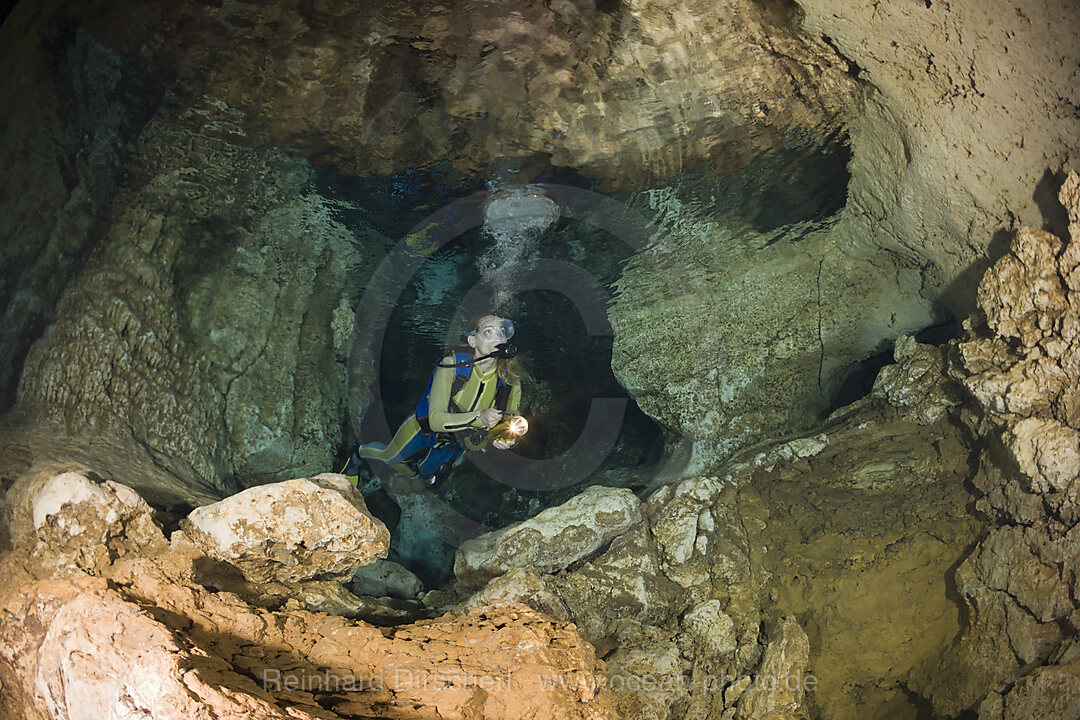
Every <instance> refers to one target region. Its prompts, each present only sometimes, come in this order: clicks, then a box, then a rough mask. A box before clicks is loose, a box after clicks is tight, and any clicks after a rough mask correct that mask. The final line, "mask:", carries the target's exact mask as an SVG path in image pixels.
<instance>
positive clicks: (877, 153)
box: [797, 0, 1080, 317]
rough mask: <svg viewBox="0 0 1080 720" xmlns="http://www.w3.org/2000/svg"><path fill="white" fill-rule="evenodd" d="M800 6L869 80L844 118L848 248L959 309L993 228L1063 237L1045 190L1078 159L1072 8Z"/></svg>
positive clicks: (971, 1)
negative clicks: (917, 278)
mask: <svg viewBox="0 0 1080 720" xmlns="http://www.w3.org/2000/svg"><path fill="white" fill-rule="evenodd" d="M797 1H798V3H799V6H800V7H801V8H802V9H803V10H804V11H805V13H806V15H805V18H804V19H803V25H804V27H805V28H806V29H807V30H809V31H810V32H811V33H814V34H821V35H823V36H827V37H829V38H831V41H832V42H833V43H834V45H835V46H836V47H837V48H838V49H839V51H840V52H842V53H843V55H844V56H845V57H847V58H850V59H851V60H852V61H853V62H854V63H856V64H857V65H858V67H859V69H860V70H859V78H860V79H861V80H863V81H864V82H865V83H867V84H868V85H869V86H870V90H869V92H868V94H867V97H866V103H865V107H864V112H863V114H862V116H861V117H860V118H859V119H858V120H857V121H855V122H854V123H853V124H852V127H851V138H852V150H853V160H852V164H851V174H852V180H851V185H850V196H849V203H848V211H847V212H846V213H845V227H844V228H842V236H843V237H844V238H845V242H846V244H847V245H848V246H849V247H850V249H851V250H852V251H855V252H857V251H858V250H860V249H870V248H885V249H888V250H891V251H893V252H895V253H896V254H897V255H898V256H899V257H901V258H902V259H903V260H904V261H905V262H906V263H908V264H910V265H914V266H919V267H921V269H922V272H923V274H924V276H925V278H926V280H925V282H926V287H925V290H924V294H925V295H926V296H927V297H930V298H934V299H940V300H941V301H942V302H943V303H944V304H946V305H948V306H949V307H950V308H951V309H952V310H953V312H954V313H955V314H956V315H957V316H958V317H964V316H965V315H967V314H968V313H969V312H971V311H972V310H974V290H975V286H976V285H977V284H978V282H979V279H980V278H981V276H982V273H983V271H984V270H985V269H986V267H987V266H988V264H989V262H988V260H993V259H996V256H997V255H1000V254H1001V253H1002V252H1004V250H1005V248H1004V247H1002V243H1001V242H1000V241H999V242H997V243H996V244H995V243H994V242H993V240H994V239H995V238H998V237H1000V236H997V235H996V234H997V233H998V231H999V230H1016V229H1018V228H1019V227H1021V226H1027V227H1033V228H1043V227H1046V226H1049V227H1052V228H1053V229H1054V230H1055V231H1056V232H1058V233H1061V232H1064V225H1065V216H1064V214H1063V213H1062V212H1061V209H1060V207H1058V206H1057V205H1056V203H1055V202H1054V200H1055V198H1054V195H1055V191H1056V187H1057V185H1058V184H1059V183H1060V182H1061V180H1062V179H1063V178H1064V172H1065V171H1066V170H1067V169H1068V168H1069V167H1073V168H1075V167H1077V166H1078V165H1080V116H1078V115H1077V113H1076V106H1077V104H1078V102H1080V90H1078V88H1080V47H1078V46H1077V44H1076V41H1075V40H1076V28H1077V27H1078V26H1080V8H1078V7H1077V5H1076V3H1073V2H1068V0H1053V1H1051V2H1032V3H1019V4H1013V5H994V6H987V5H985V4H982V3H979V2H977V1H976V0H958V1H952V0H950V2H941V1H938V0H934V2H925V3H916V2H912V3H880V2H875V1H872V0H866V1H865V2H863V1H858V2H844V3H842V4H839V3H836V2H832V1H831V0H797ZM840 5H842V8H841V7H840Z"/></svg>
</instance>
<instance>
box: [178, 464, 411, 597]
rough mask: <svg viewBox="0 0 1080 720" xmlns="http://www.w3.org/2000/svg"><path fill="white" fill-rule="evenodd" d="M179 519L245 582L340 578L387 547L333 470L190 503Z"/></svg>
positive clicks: (383, 534) (359, 499)
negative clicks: (191, 509) (212, 500)
mask: <svg viewBox="0 0 1080 720" xmlns="http://www.w3.org/2000/svg"><path fill="white" fill-rule="evenodd" d="M180 527H181V529H183V530H184V532H185V533H186V534H187V535H188V537H190V538H191V539H192V540H193V541H194V542H195V544H196V545H198V546H199V548H200V549H201V550H202V551H203V552H205V553H206V554H207V555H208V556H210V557H212V558H214V559H215V560H220V561H221V562H226V563H229V564H231V565H233V566H235V567H236V568H237V569H239V570H240V571H241V572H242V573H243V574H244V576H245V578H247V580H248V581H249V582H280V583H292V582H296V581H300V580H308V579H313V578H334V577H336V578H338V579H347V578H349V577H351V576H352V573H353V571H354V570H355V569H356V568H357V567H360V566H362V565H367V564H369V563H371V562H374V561H375V560H377V559H378V558H380V557H386V553H387V550H388V549H389V547H390V533H389V532H387V530H386V526H385V525H383V524H382V522H381V521H380V520H378V519H377V518H375V517H372V515H371V514H370V513H369V512H368V509H367V506H366V505H365V504H364V497H363V495H361V494H360V493H359V492H357V491H356V489H355V488H354V487H353V486H352V484H351V483H350V482H349V480H348V478H346V477H345V476H343V475H334V474H325V475H317V476H315V477H314V478H311V479H310V480H307V479H297V480H288V481H286V482H282V483H275V484H273V485H260V486H258V487H253V488H248V489H247V490H244V491H243V492H240V493H237V494H236V495H231V496H229V497H228V498H226V499H225V500H222V501H220V502H216V503H214V504H213V505H204V506H203V507H200V508H198V509H196V510H195V511H194V512H192V513H191V514H190V515H188V516H187V518H186V519H185V520H183V521H181V523H180Z"/></svg>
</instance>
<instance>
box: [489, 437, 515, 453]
mask: <svg viewBox="0 0 1080 720" xmlns="http://www.w3.org/2000/svg"><path fill="white" fill-rule="evenodd" d="M515 445H517V438H514V439H513V440H492V441H491V447H493V448H495V449H496V450H509V449H510V448H512V447H514V446H515Z"/></svg>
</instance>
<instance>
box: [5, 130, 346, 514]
mask: <svg viewBox="0 0 1080 720" xmlns="http://www.w3.org/2000/svg"><path fill="white" fill-rule="evenodd" d="M172 110H173V111H175V112H183V109H175V108H173V109H172ZM310 172H311V171H310V168H309V166H308V165H307V164H306V163H305V162H304V161H302V160H297V159H294V158H291V157H289V156H288V155H287V154H286V153H283V152H280V151H273V150H264V151H256V150H250V149H246V148H239V147H236V146H232V145H229V144H227V143H224V142H222V141H220V140H215V139H213V138H210V137H207V136H206V135H205V134H202V133H194V132H191V131H189V130H187V129H184V128H182V127H178V125H177V123H175V122H173V121H171V120H170V119H169V117H168V113H165V115H164V116H161V117H159V118H157V119H156V120H155V121H154V122H153V123H151V125H149V126H148V127H147V129H146V130H145V131H144V133H143V134H142V136H141V137H140V140H139V144H138V154H137V161H136V162H134V163H132V164H131V165H130V166H129V168H128V173H129V180H128V181H127V182H126V183H125V185H124V187H123V189H122V191H121V192H120V193H119V194H118V196H117V197H116V198H115V201H114V203H113V205H112V208H111V211H110V213H109V215H108V220H107V221H106V222H105V227H106V229H105V231H104V237H103V238H102V240H101V242H100V245H99V246H98V247H97V248H96V249H95V251H94V253H93V254H92V256H91V257H90V259H89V260H88V262H87V263H86V265H85V267H83V268H82V270H81V272H80V273H79V274H78V275H77V276H75V277H73V278H72V279H71V280H70V281H69V285H68V287H67V289H66V291H65V292H64V294H63V296H62V298H61V300H60V303H59V306H58V309H57V320H56V322H55V323H54V324H53V325H51V326H50V327H49V328H48V329H47V331H46V333H45V335H44V337H43V338H42V339H41V340H40V341H39V342H38V343H36V344H35V345H34V347H33V348H32V350H31V351H30V353H29V355H28V357H27V361H26V369H25V371H24V373H23V375H22V378H21V380H20V384H19V389H18V396H17V400H18V401H17V405H16V407H15V409H14V410H13V411H12V412H11V413H9V415H8V416H7V417H6V418H5V420H4V429H5V432H4V440H3V450H2V455H3V457H4V458H5V463H6V467H7V475H8V477H14V476H17V474H18V472H19V471H20V469H23V468H25V467H26V466H27V465H28V464H30V463H32V462H35V461H37V460H40V459H44V458H53V459H55V460H57V461H63V460H65V459H74V460H76V461H77V462H79V463H81V464H82V465H83V466H85V467H90V468H95V469H97V471H98V472H103V473H104V472H110V473H115V472H117V471H118V469H119V468H121V467H124V466H127V467H128V468H130V474H129V475H128V476H126V477H125V478H123V479H124V480H125V481H126V482H128V483H130V484H133V485H134V486H136V487H138V488H139V489H140V490H141V491H143V492H146V493H147V494H148V497H151V498H152V499H153V501H154V502H155V504H157V505H158V506H163V505H169V504H175V503H181V504H183V503H187V504H202V503H204V502H207V501H209V500H210V499H211V498H214V497H215V496H218V497H220V495H221V494H223V493H228V492H230V491H235V489H237V488H238V487H239V486H242V485H248V484H254V483H258V482H266V481H268V480H276V479H282V478H283V477H286V476H291V475H294V474H305V471H306V472H310V471H311V470H323V469H327V468H328V467H329V465H330V462H331V459H332V457H333V455H334V450H335V448H336V447H337V445H338V444H339V443H340V435H341V431H340V426H341V422H340V418H341V417H342V416H343V415H344V405H343V403H344V397H343V396H344V376H345V373H344V359H345V352H346V347H345V342H346V337H347V331H348V325H349V323H348V318H349V317H351V300H350V298H351V295H352V294H353V293H354V292H358V289H356V288H354V287H352V286H350V285H349V284H348V283H347V282H346V275H347V274H348V273H349V272H350V271H357V270H359V265H360V263H361V260H362V259H363V258H364V257H365V255H364V252H365V251H364V250H362V249H361V248H360V247H358V246H357V245H356V244H354V243H355V238H354V236H353V235H352V233H350V232H349V231H347V230H346V229H344V228H343V227H342V226H341V225H339V224H337V223H336V222H335V221H334V220H333V218H332V216H331V212H332V210H331V208H330V207H329V206H328V205H327V204H326V202H325V201H324V200H323V199H322V198H321V197H320V196H319V195H317V194H316V193H315V192H314V191H313V190H312V188H311V187H310V184H309V183H310V180H311V175H310ZM117 458H126V460H127V462H125V463H117V462H116V459H117Z"/></svg>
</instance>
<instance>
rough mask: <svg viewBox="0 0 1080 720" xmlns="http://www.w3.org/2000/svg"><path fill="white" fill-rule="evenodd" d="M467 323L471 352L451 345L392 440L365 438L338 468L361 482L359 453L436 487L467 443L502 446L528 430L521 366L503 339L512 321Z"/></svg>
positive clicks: (493, 318) (489, 318)
mask: <svg viewBox="0 0 1080 720" xmlns="http://www.w3.org/2000/svg"><path fill="white" fill-rule="evenodd" d="M469 327H470V328H471V329H470V330H469V331H468V332H467V333H465V334H464V335H463V336H462V340H463V341H464V342H465V343H466V344H467V345H468V346H469V349H470V350H471V352H463V351H453V352H448V354H447V355H446V356H445V357H443V358H442V359H441V360H440V361H438V362H437V363H436V364H435V368H434V370H432V373H431V377H430V379H429V380H428V386H427V390H426V391H425V392H424V396H423V398H422V399H421V400H420V402H419V403H418V404H417V406H416V411H415V412H414V413H413V414H412V415H410V416H409V417H407V418H406V419H405V421H404V422H402V423H401V425H400V426H399V427H398V429H397V432H396V433H394V438H393V439H392V440H391V441H390V444H389V445H386V444H384V443H380V442H372V443H366V444H363V445H360V446H359V447H357V449H356V450H355V451H354V452H353V454H352V456H351V457H350V458H349V460H348V462H347V463H346V464H345V467H344V468H342V470H341V473H342V474H343V475H346V476H348V477H349V479H350V480H351V481H352V483H353V485H358V483H359V472H360V465H361V462H362V460H379V461H381V462H383V463H386V464H387V465H389V466H390V467H391V468H393V469H394V470H397V471H398V472H401V473H405V474H407V475H416V476H419V477H421V478H423V479H424V480H425V481H426V482H427V484H428V485H430V486H435V485H438V484H440V483H441V482H443V481H444V480H445V479H446V478H447V477H448V476H449V475H450V472H451V471H452V470H453V469H454V467H456V466H457V465H458V464H460V462H461V460H462V458H463V457H464V454H465V450H466V449H469V450H474V451H481V450H485V449H486V448H487V446H488V445H489V444H490V445H491V446H492V447H495V448H497V449H499V450H507V449H509V448H511V447H513V446H514V445H515V444H516V443H517V438H518V436H520V435H522V434H524V433H525V432H526V431H527V430H528V423H527V422H526V421H525V419H524V418H522V417H520V416H519V415H517V410H518V403H519V401H520V399H521V381H522V379H523V377H524V375H525V372H524V370H523V369H522V367H521V363H520V362H519V361H518V360H517V359H516V357H515V356H516V355H517V349H516V348H515V347H514V346H513V345H511V344H510V343H509V342H507V341H508V340H509V339H510V338H511V337H513V335H514V323H513V322H511V321H510V320H507V319H505V318H501V317H499V316H498V315H495V314H492V313H488V314H484V315H479V316H477V317H476V318H474V319H473V321H472V322H471V323H470V324H469ZM463 349H464V348H463Z"/></svg>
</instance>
